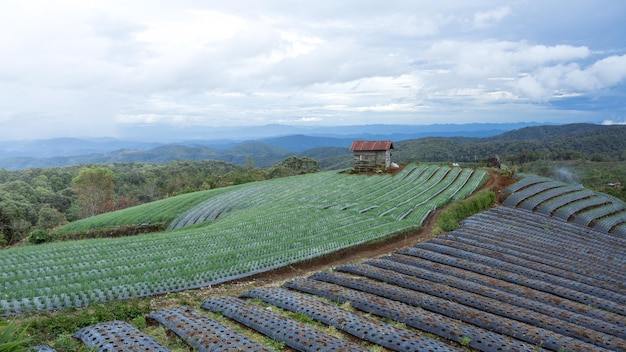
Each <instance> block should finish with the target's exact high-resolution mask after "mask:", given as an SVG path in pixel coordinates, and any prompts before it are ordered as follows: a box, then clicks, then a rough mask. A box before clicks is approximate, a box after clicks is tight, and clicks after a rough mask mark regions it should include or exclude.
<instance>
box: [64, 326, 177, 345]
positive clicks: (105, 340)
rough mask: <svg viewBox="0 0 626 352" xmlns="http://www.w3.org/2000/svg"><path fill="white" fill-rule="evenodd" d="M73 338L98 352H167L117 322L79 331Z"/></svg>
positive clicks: (135, 330)
mask: <svg viewBox="0 0 626 352" xmlns="http://www.w3.org/2000/svg"><path fill="white" fill-rule="evenodd" d="M74 337H75V338H77V339H79V340H81V341H82V342H83V343H84V344H85V345H87V347H89V348H90V349H96V350H97V351H99V352H117V351H120V352H126V351H156V352H168V351H169V350H168V349H167V348H165V347H163V346H161V345H160V344H159V343H158V342H157V341H156V340H155V339H153V338H152V337H150V336H148V335H145V334H144V333H142V332H141V331H139V330H137V329H136V328H135V327H134V326H132V325H130V324H128V323H126V322H123V321H119V320H113V321H110V322H106V323H101V324H97V325H93V326H88V327H86V328H83V329H80V330H78V331H77V332H76V333H75V334H74Z"/></svg>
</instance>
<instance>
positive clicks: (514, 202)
mask: <svg viewBox="0 0 626 352" xmlns="http://www.w3.org/2000/svg"><path fill="white" fill-rule="evenodd" d="M565 185H566V184H565V183H563V182H559V181H551V182H542V183H538V184H535V185H532V186H529V187H526V188H524V189H523V190H520V191H517V192H514V193H513V194H511V195H509V196H508V197H506V199H505V200H504V202H503V203H502V204H504V205H506V206H509V207H517V206H518V205H519V203H521V202H522V201H524V200H525V199H528V198H530V197H532V196H534V195H536V194H537V193H540V192H545V191H549V190H551V189H553V188H556V187H563V186H565Z"/></svg>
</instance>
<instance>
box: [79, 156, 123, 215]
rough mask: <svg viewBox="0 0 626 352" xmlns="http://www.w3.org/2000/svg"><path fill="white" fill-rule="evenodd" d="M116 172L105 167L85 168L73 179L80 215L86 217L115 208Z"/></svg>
mask: <svg viewBox="0 0 626 352" xmlns="http://www.w3.org/2000/svg"><path fill="white" fill-rule="evenodd" d="M114 179H115V174H114V173H113V171H111V170H109V169H107V168H105V167H99V168H84V169H82V170H80V172H79V173H78V176H76V177H74V178H73V179H72V185H73V187H74V189H75V190H76V194H77V197H78V198H77V205H78V216H79V217H80V218H86V217H90V216H94V215H98V214H102V213H106V212H107V211H111V210H113V209H114V208H115V201H114V198H113V196H114V194H115V183H114V182H113V181H114Z"/></svg>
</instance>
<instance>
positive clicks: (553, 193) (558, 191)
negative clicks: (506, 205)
mask: <svg viewBox="0 0 626 352" xmlns="http://www.w3.org/2000/svg"><path fill="white" fill-rule="evenodd" d="M577 189H578V188H575V187H573V186H561V187H556V188H551V189H549V190H547V191H544V192H541V193H538V194H535V195H533V196H532V197H528V198H526V199H524V200H523V201H522V202H521V203H517V206H518V207H519V208H522V209H526V210H531V211H532V210H534V209H535V208H536V207H537V206H539V204H541V203H543V202H545V201H547V200H548V199H551V198H555V197H558V196H560V195H562V194H566V193H569V192H573V191H575V190H577Z"/></svg>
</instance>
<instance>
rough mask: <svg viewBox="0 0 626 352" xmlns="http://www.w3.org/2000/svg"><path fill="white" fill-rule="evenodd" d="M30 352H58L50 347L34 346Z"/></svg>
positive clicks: (29, 349) (30, 348)
mask: <svg viewBox="0 0 626 352" xmlns="http://www.w3.org/2000/svg"><path fill="white" fill-rule="evenodd" d="M28 352H56V350H55V349H54V348H52V347H50V346H33V347H29V348H28Z"/></svg>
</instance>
